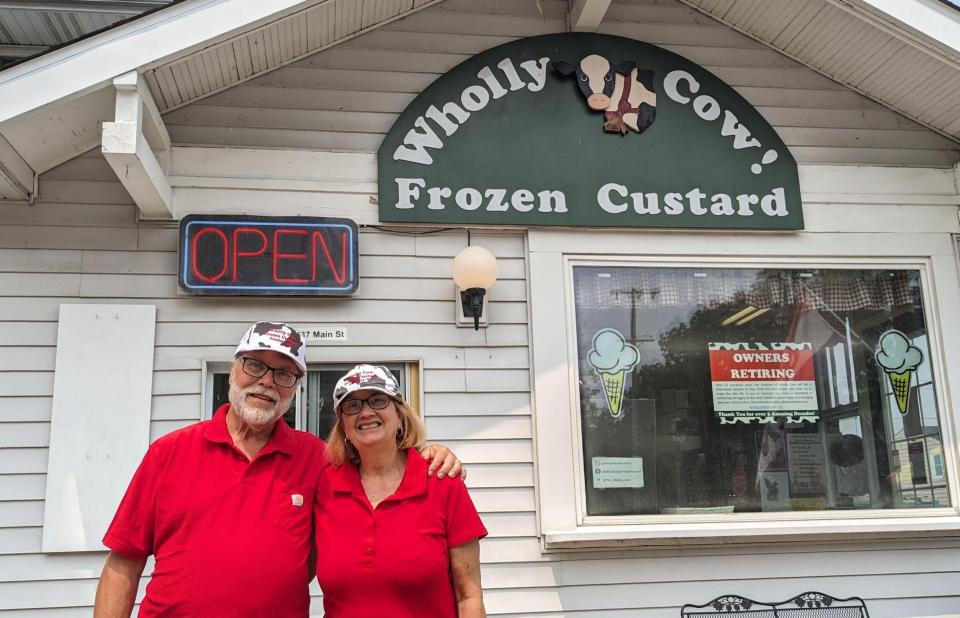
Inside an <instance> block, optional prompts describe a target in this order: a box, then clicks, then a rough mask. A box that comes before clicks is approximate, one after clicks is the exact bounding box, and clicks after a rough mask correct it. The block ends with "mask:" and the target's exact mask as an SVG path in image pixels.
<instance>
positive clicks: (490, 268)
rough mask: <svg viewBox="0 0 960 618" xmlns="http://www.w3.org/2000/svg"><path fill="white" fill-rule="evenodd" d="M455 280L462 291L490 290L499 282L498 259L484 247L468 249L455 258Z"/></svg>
mask: <svg viewBox="0 0 960 618" xmlns="http://www.w3.org/2000/svg"><path fill="white" fill-rule="evenodd" d="M453 280H454V281H456V283H457V285H458V286H460V289H461V290H468V289H470V288H483V289H484V290H486V289H489V288H490V286H491V285H493V283H494V282H495V281H496V280H497V258H495V257H494V256H493V254H492V253H490V252H489V251H488V250H486V249H484V248H483V247H477V246H472V247H467V248H466V249H463V250H461V251H460V253H458V254H457V256H456V257H455V258H453Z"/></svg>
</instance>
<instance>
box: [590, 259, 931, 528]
mask: <svg viewBox="0 0 960 618" xmlns="http://www.w3.org/2000/svg"><path fill="white" fill-rule="evenodd" d="M573 288H574V302H575V309H574V312H575V317H576V337H577V360H578V367H577V372H578V378H579V380H578V383H579V385H580V388H579V404H580V427H581V436H582V449H583V460H584V461H583V465H584V479H585V496H586V513H587V515H590V516H595V515H640V514H679V513H728V512H729V513H738V512H768V511H808V510H833V509H894V508H919V507H937V506H949V505H950V498H949V495H948V493H947V489H946V481H945V479H941V480H940V481H939V482H937V483H934V482H933V478H932V475H931V474H930V473H928V470H927V464H926V462H927V454H928V453H929V452H931V450H930V449H932V448H933V449H939V448H940V444H941V442H942V440H941V435H940V426H939V422H938V419H937V410H936V396H935V393H934V389H933V378H932V374H931V371H930V366H929V358H930V351H929V349H928V348H927V345H926V341H927V330H926V326H925V324H924V318H923V306H922V299H921V284H920V273H919V272H918V271H916V270H840V269H753V268H735V269H732V268H702V267H698V268H655V267H654V268H650V267H633V266H574V267H573ZM865 428H869V429H867V430H865Z"/></svg>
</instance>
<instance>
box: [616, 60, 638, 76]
mask: <svg viewBox="0 0 960 618" xmlns="http://www.w3.org/2000/svg"><path fill="white" fill-rule="evenodd" d="M635 68H637V63H636V62H634V61H633V60H625V61H623V62H621V63H620V64H618V65H617V67H616V68H615V69H614V70H615V71H616V72H617V73H619V74H620V75H630V71H632V70H634V69H635Z"/></svg>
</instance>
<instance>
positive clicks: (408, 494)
mask: <svg viewBox="0 0 960 618" xmlns="http://www.w3.org/2000/svg"><path fill="white" fill-rule="evenodd" d="M331 487H332V488H333V490H334V491H338V492H344V493H349V494H353V495H354V496H356V497H357V498H358V499H364V500H365V499H366V494H365V493H364V491H363V484H362V483H361V482H360V471H359V470H358V469H357V467H356V466H355V465H353V463H351V462H349V461H347V462H344V464H343V465H342V466H340V467H338V468H333V479H332V483H331ZM426 491H427V461H426V460H425V459H424V458H423V457H421V456H420V453H419V452H418V451H417V449H415V448H409V449H407V468H406V470H405V471H404V473H403V480H402V481H400V487H398V488H397V491H395V492H394V493H393V495H391V496H387V497H386V498H384V499H383V502H389V501H391V500H404V499H406V498H412V497H414V496H418V495H420V494H422V493H426Z"/></svg>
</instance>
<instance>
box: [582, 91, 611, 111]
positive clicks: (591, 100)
mask: <svg viewBox="0 0 960 618" xmlns="http://www.w3.org/2000/svg"><path fill="white" fill-rule="evenodd" d="M587 105H588V106H589V107H590V109H592V110H601V109H607V106H609V105H610V97H608V96H607V95H605V94H591V95H590V96H589V97H587Z"/></svg>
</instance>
